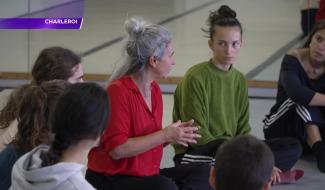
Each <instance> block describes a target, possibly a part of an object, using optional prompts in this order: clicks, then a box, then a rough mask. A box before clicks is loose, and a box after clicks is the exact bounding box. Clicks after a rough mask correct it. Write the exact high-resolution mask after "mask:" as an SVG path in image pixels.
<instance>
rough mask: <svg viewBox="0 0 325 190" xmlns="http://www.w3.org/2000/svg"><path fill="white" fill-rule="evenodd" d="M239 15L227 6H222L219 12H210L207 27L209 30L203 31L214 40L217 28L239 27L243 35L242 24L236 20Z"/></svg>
mask: <svg viewBox="0 0 325 190" xmlns="http://www.w3.org/2000/svg"><path fill="white" fill-rule="evenodd" d="M236 17H237V14H236V12H235V11H234V10H232V9H231V8H230V7H229V6H227V5H222V6H221V7H220V8H219V9H218V10H217V11H210V15H209V18H208V20H207V25H208V27H209V29H202V30H203V31H204V32H205V33H207V34H208V35H209V38H211V39H212V37H213V35H214V33H215V27H216V26H219V27H235V26H237V27H239V29H240V33H241V34H242V33H243V29H242V26H241V23H240V22H239V20H238V19H237V18H236Z"/></svg>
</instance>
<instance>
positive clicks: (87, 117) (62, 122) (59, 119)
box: [42, 83, 109, 166]
mask: <svg viewBox="0 0 325 190" xmlns="http://www.w3.org/2000/svg"><path fill="white" fill-rule="evenodd" d="M108 111H109V105H108V96H107V93H106V91H105V90H104V89H103V88H102V87H100V86H99V85H97V84H95V83H76V84H73V85H71V86H70V87H69V88H68V89H67V90H66V92H65V93H64V94H63V95H62V96H61V97H60V99H59V101H58V103H57V105H56V108H55V111H54V114H53V117H52V120H51V123H52V125H51V127H52V130H53V133H54V134H55V138H54V141H53V143H52V145H51V149H50V151H49V152H48V153H47V154H43V155H42V160H43V163H42V165H43V166H47V165H52V164H55V163H57V162H58V161H59V159H60V156H61V155H62V152H63V151H65V150H66V149H67V148H69V147H70V146H73V145H76V144H77V143H78V142H80V141H81V140H88V139H90V140H96V139H97V138H98V137H99V136H100V135H101V134H102V132H103V130H104V129H105V127H106V126H107V117H108Z"/></svg>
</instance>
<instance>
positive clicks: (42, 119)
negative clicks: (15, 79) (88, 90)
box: [13, 80, 69, 151]
mask: <svg viewBox="0 0 325 190" xmlns="http://www.w3.org/2000/svg"><path fill="white" fill-rule="evenodd" d="M68 85H69V83H68V82H66V81H64V80H54V81H49V82H44V83H42V84H41V85H40V86H35V85H29V86H26V87H25V92H24V93H23V95H22V97H21V100H20V101H19V103H18V105H19V109H18V112H17V120H18V132H17V134H16V136H15V138H14V140H13V145H14V146H15V147H17V148H19V149H21V150H24V151H30V150H31V149H33V148H34V147H36V146H38V145H39V144H42V143H47V144H48V143H49V141H50V139H51V138H50V136H51V135H50V131H51V130H50V127H49V125H48V120H49V117H50V114H51V113H52V111H53V109H54V107H55V105H56V102H57V100H58V98H59V97H60V95H61V94H62V93H63V91H64V89H65V88H66V87H67V86H68Z"/></svg>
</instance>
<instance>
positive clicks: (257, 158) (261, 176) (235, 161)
mask: <svg viewBox="0 0 325 190" xmlns="http://www.w3.org/2000/svg"><path fill="white" fill-rule="evenodd" d="M273 166H274V158H273V154H272V152H271V150H270V148H269V147H268V146H267V145H266V144H265V143H264V142H263V141H261V140H259V139H257V138H255V137H253V136H250V135H245V136H238V137H235V138H234V139H232V140H230V141H228V142H226V143H224V144H223V145H222V146H221V147H220V148H219V150H218V151H217V154H216V162H215V170H216V189H217V190H238V189H240V190H261V189H262V188H263V186H264V185H265V184H267V183H268V182H269V181H270V178H271V174H272V169H273Z"/></svg>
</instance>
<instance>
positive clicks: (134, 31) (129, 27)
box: [124, 17, 148, 39]
mask: <svg viewBox="0 0 325 190" xmlns="http://www.w3.org/2000/svg"><path fill="white" fill-rule="evenodd" d="M124 26H125V30H126V32H127V33H128V34H129V37H130V38H132V39H134V38H136V37H137V36H139V35H141V34H142V33H143V32H144V30H145V28H146V27H147V26H148V23H146V22H145V21H144V20H143V19H142V18H140V17H132V18H130V19H128V20H126V21H125V24H124Z"/></svg>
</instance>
